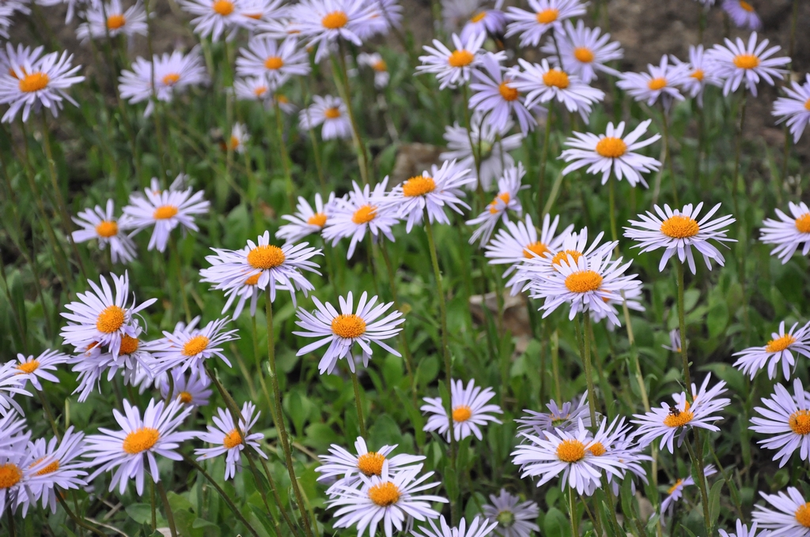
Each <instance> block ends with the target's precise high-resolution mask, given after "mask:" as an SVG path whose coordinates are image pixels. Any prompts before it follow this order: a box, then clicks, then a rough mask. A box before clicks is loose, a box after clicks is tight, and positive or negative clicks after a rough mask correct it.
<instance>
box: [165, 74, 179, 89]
mask: <svg viewBox="0 0 810 537" xmlns="http://www.w3.org/2000/svg"><path fill="white" fill-rule="evenodd" d="M162 81H163V84H164V85H166V86H174V85H175V84H177V83H178V82H179V81H180V75H179V74H177V73H169V74H168V75H166V76H164V77H163V78H162Z"/></svg>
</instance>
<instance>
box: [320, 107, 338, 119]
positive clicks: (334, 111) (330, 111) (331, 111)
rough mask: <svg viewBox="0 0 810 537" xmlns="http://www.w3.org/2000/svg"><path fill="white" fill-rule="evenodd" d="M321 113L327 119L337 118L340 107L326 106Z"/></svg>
mask: <svg viewBox="0 0 810 537" xmlns="http://www.w3.org/2000/svg"><path fill="white" fill-rule="evenodd" d="M323 115H325V116H326V117H327V118H328V119H337V118H339V117H340V108H338V107H337V106H333V107H331V108H327V109H326V110H324V111H323Z"/></svg>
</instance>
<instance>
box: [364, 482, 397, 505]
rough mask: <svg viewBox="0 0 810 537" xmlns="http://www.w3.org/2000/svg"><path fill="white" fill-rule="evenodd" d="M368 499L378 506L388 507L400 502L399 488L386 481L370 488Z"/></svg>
mask: <svg viewBox="0 0 810 537" xmlns="http://www.w3.org/2000/svg"><path fill="white" fill-rule="evenodd" d="M368 497H369V499H370V500H371V501H372V502H374V503H375V504H376V505H379V506H380V507H388V506H389V505H394V504H395V503H397V502H398V501H399V488H397V486H396V485H395V484H393V483H391V482H390V481H386V482H385V483H380V484H379V485H374V486H373V487H371V488H369V489H368Z"/></svg>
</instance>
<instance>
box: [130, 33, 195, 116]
mask: <svg viewBox="0 0 810 537" xmlns="http://www.w3.org/2000/svg"><path fill="white" fill-rule="evenodd" d="M153 66H154V73H153V72H152V68H153ZM131 69H132V70H131V71H130V70H124V71H121V76H120V77H119V78H118V91H120V92H121V98H122V99H126V100H128V101H129V102H130V104H135V103H140V102H143V101H149V104H147V105H146V110H144V116H149V115H150V114H151V113H152V110H153V109H154V102H152V101H151V100H150V99H151V98H152V96H153V95H154V97H155V99H157V100H159V101H162V102H166V103H170V102H172V99H173V98H174V95H175V94H179V93H182V92H184V91H185V90H186V89H187V88H189V87H191V86H196V85H199V84H202V83H204V82H206V81H207V80H208V77H207V75H206V73H205V65H204V64H203V61H202V56H200V53H199V51H198V50H197V49H196V48H195V49H193V50H191V51H190V52H189V53H188V54H183V53H182V52H180V51H179V50H175V51H174V52H172V53H171V54H168V53H167V54H163V55H160V56H159V55H157V54H155V55H154V56H153V57H152V61H151V62H150V61H149V60H147V59H145V58H140V57H139V58H136V59H135V61H134V62H132V66H131ZM153 74H154V77H153ZM153 80H154V88H153V86H152V81H153Z"/></svg>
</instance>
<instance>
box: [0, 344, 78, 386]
mask: <svg viewBox="0 0 810 537" xmlns="http://www.w3.org/2000/svg"><path fill="white" fill-rule="evenodd" d="M68 359H69V357H68V356H67V355H66V354H63V353H61V352H59V351H52V350H50V349H47V350H46V351H44V352H43V353H42V354H40V355H39V356H37V357H36V358H34V355H33V354H32V355H30V356H25V355H24V354H19V353H17V361H16V362H14V361H11V362H9V363H10V364H13V365H14V367H15V368H16V369H17V372H18V374H20V375H25V376H24V377H23V380H24V381H30V382H31V385H32V386H33V387H34V389H36V390H37V391H42V384H41V382H40V381H41V380H47V381H48V382H59V379H58V378H56V376H55V375H54V374H53V373H50V371H56V366H57V365H59V364H64V363H65V362H67V361H68ZM24 386H25V382H23V387H24Z"/></svg>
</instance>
